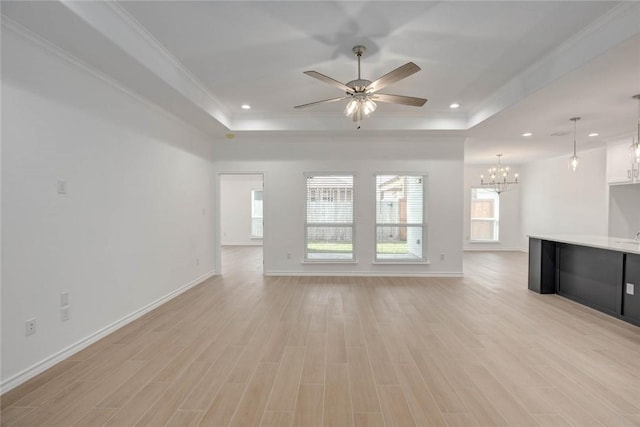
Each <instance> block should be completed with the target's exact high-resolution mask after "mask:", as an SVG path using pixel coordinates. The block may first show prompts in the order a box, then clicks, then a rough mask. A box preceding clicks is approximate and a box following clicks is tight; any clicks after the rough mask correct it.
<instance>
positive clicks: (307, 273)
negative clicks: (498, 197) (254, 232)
mask: <svg viewBox="0 0 640 427" xmlns="http://www.w3.org/2000/svg"><path fill="white" fill-rule="evenodd" d="M264 275H265V276H305V277H310V276H318V277H342V276H348V277H462V276H463V273H462V272H461V271H451V272H450V271H438V272H433V273H424V272H411V271H408V272H384V271H313V272H310V271H288V270H287V271H278V270H268V271H265V272H264Z"/></svg>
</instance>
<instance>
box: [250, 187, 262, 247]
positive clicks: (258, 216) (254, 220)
mask: <svg viewBox="0 0 640 427" xmlns="http://www.w3.org/2000/svg"><path fill="white" fill-rule="evenodd" d="M262 227H263V221H262V190H251V237H252V238H254V239H261V238H262V234H263V230H262Z"/></svg>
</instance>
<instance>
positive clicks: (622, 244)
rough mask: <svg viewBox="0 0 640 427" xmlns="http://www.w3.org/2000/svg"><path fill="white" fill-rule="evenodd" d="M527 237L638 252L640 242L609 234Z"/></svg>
mask: <svg viewBox="0 0 640 427" xmlns="http://www.w3.org/2000/svg"><path fill="white" fill-rule="evenodd" d="M528 237H531V238H534V239H540V240H549V241H551V242H560V243H569V244H572V245H580V246H590V247H592V248H600V249H609V250H612V251H618V252H627V253H631V254H640V242H639V241H637V240H633V239H624V238H621V237H609V236H587V235H582V234H551V235H535V234H532V235H529V236H528Z"/></svg>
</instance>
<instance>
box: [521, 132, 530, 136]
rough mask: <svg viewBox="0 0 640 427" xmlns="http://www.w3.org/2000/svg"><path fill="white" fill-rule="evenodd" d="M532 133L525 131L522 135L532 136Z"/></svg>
mask: <svg viewBox="0 0 640 427" xmlns="http://www.w3.org/2000/svg"><path fill="white" fill-rule="evenodd" d="M532 135H533V134H532V133H531V132H525V133H523V134H522V136H532Z"/></svg>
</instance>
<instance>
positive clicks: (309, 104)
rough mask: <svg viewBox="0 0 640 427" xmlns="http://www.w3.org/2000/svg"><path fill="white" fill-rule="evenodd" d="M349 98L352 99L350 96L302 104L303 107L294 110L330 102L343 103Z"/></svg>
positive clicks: (297, 106) (299, 106)
mask: <svg viewBox="0 0 640 427" xmlns="http://www.w3.org/2000/svg"><path fill="white" fill-rule="evenodd" d="M347 98H351V97H350V96H340V97H338V98H330V99H323V100H322V101H316V102H310V103H308V104H302V105H296V106H295V107H293V108H307V107H313V106H314V105H318V104H327V103H329V102H337V101H342V100H343V99H347Z"/></svg>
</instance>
